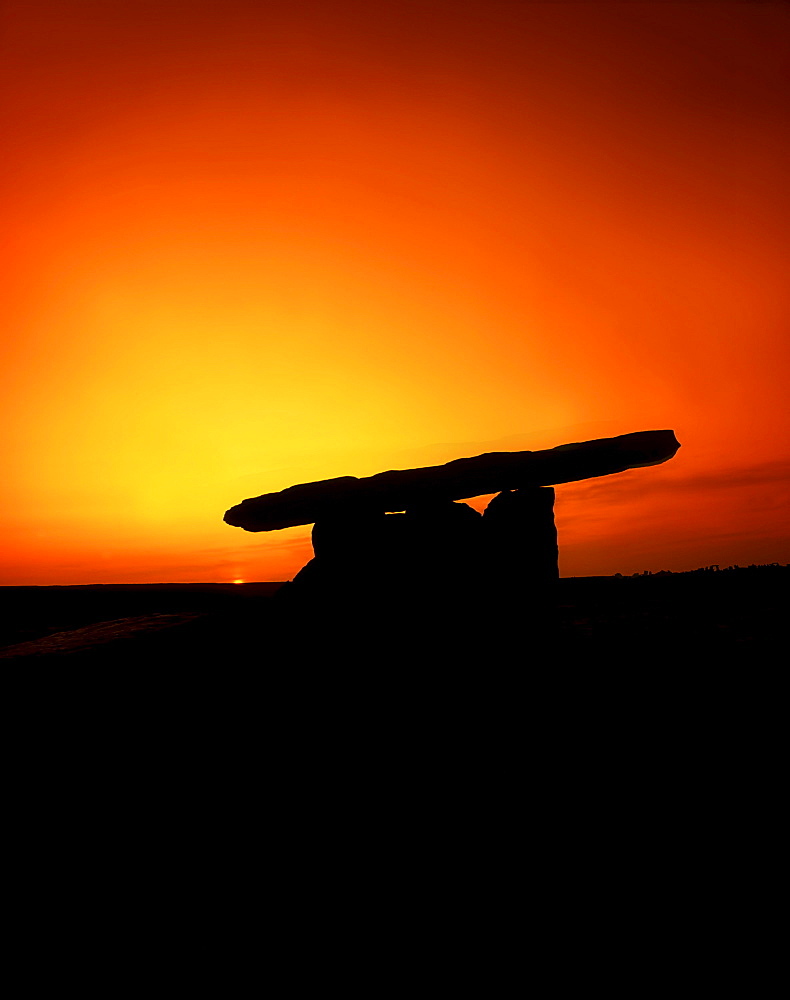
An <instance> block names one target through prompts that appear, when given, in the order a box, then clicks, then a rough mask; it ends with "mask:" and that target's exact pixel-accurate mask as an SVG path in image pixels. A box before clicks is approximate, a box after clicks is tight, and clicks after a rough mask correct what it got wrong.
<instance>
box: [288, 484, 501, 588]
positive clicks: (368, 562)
mask: <svg viewBox="0 0 790 1000" xmlns="http://www.w3.org/2000/svg"><path fill="white" fill-rule="evenodd" d="M481 542H482V518H481V517H480V514H478V512H477V511H475V510H473V509H472V508H471V507H468V506H467V505H466V504H459V503H452V502H449V503H430V504H425V505H424V506H421V507H415V508H413V509H411V510H409V511H407V512H406V513H403V514H370V513H363V514H361V515H360V516H358V517H349V516H345V517H339V516H338V517H336V518H327V519H324V520H320V521H316V523H315V525H314V527H313V551H314V553H315V556H314V558H313V559H311V560H310V562H309V563H308V564H307V565H306V566H305V567H304V568H303V569H302V570H301V571H300V572H299V573H298V574H297V575H296V577H295V578H294V580H293V584H294V587H293V588H291V591H290V593H291V594H292V595H299V596H304V597H307V598H310V597H317V598H320V599H321V600H322V601H330V602H332V603H337V602H338V601H340V602H346V603H351V604H360V603H362V604H369V603H371V602H375V603H383V602H390V603H391V602H396V603H400V602H402V601H403V600H404V599H408V600H410V601H411V600H413V599H417V598H419V599H424V598H426V597H428V596H430V595H431V594H435V595H436V598H437V600H442V601H445V600H447V599H450V600H452V599H453V595H455V594H457V592H459V591H460V590H461V589H462V588H463V587H464V586H468V585H469V584H468V581H470V580H472V579H475V578H477V577H478V575H479V572H480V568H481V561H480V554H481Z"/></svg>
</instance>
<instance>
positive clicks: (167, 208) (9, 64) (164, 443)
mask: <svg viewBox="0 0 790 1000" xmlns="http://www.w3.org/2000/svg"><path fill="white" fill-rule="evenodd" d="M3 17H4V31H3V52H2V53H0V64H2V70H1V71H0V72H2V90H3V95H4V112H3V114H4V126H3V134H4V146H5V148H4V150H3V157H2V160H3V165H2V168H1V169H2V182H3V183H2V188H3V198H4V203H3V206H2V212H3V220H4V221H3V235H4V241H3V244H4V249H3V255H4V260H3V271H2V273H3V283H4V292H3V296H2V311H3V317H2V320H3V322H2V328H1V329H2V337H3V344H2V355H1V357H0V380H1V381H2V384H1V386H0V394H1V396H2V400H1V404H0V405H2V427H3V435H2V444H1V445H0V448H1V449H2V467H3V473H4V475H3V480H4V488H3V490H2V498H1V499H0V505H1V507H2V510H1V513H2V521H3V525H4V537H3V545H2V548H3V558H2V564H1V565H0V583H5V584H49V583H101V582H105V583H112V582H154V581H174V582H175V581H227V580H233V579H244V580H277V579H287V578H288V577H290V576H292V575H293V573H294V572H295V571H296V570H297V569H298V568H299V567H300V566H301V565H302V563H303V562H304V561H305V560H306V559H307V558H308V557H309V554H310V549H309V528H306V527H304V528H291V529H287V530H286V531H280V532H273V533H271V534H265V535H263V534H248V533H245V532H242V531H241V530H240V529H237V528H231V527H229V526H228V525H225V524H223V522H222V515H223V513H224V511H225V509H226V508H227V507H229V506H231V505H233V504H235V503H238V502H239V501H240V500H242V499H243V498H245V497H248V496H255V495H258V494H261V493H265V492H269V491H273V490H279V489H282V488H284V487H286V486H289V485H291V484H293V483H296V482H304V481H310V480H314V479H320V478H326V477H330V476H338V475H370V474H373V473H375V472H379V471H381V470H383V469H387V468H406V467H410V466H416V465H431V464H436V463H438V462H442V461H447V460H450V459H452V458H458V457H461V456H463V455H473V454H479V453H480V452H482V451H487V450H507V449H510V448H513V449H516V448H542V447H552V446H554V445H557V444H562V443H565V442H568V441H574V440H584V439H587V438H591V437H600V436H609V435H612V434H620V433H627V432H630V431H636V430H643V429H651V428H665V427H666V428H673V429H674V430H675V432H676V433H677V436H678V438H679V440H680V441H681V443H682V445H683V447H682V448H681V450H680V452H679V453H678V455H677V457H676V458H675V459H674V460H673V461H672V462H670V463H669V464H668V465H665V466H662V467H660V468H654V469H642V470H635V471H634V472H630V473H626V474H624V475H622V476H617V477H612V478H610V479H606V480H594V481H590V482H588V483H583V484H579V485H568V486H562V487H558V489H557V508H556V509H557V523H558V527H559V532H560V552H561V564H560V568H561V572H562V574H563V575H564V576H571V575H588V574H598V573H606V574H608V573H615V572H622V573H632V572H635V571H642V570H645V569H651V570H658V569H662V568H663V569H674V570H682V569H691V568H694V567H696V566H700V565H707V564H710V563H719V564H720V565H728V564H730V563H736V562H737V563H741V564H746V563H751V562H773V561H778V562H788V561H790V527H789V526H788V525H789V522H790V519H788V518H787V505H788V480H790V433H789V432H790V415H789V414H788V406H787V402H786V397H787V392H788V385H787V383H788V371H790V337H789V336H788V324H787V317H788V301H787V300H788V290H787V289H788V282H787V280H786V273H787V270H788V268H787V257H788V254H787V251H788V245H787V222H788V194H787V191H788V189H789V186H788V185H787V183H786V181H787V176H788V147H790V129H788V124H789V123H788V108H790V102H788V96H790V95H789V94H788V86H787V67H788V41H789V40H790V5H788V4H785V3H737V2H719V3H717V2H700V3H694V2H692V3H673V2H669V3H667V2H662V3H641V2H623V3H619V2H611V3H610V2H586V3H584V2H579V3H573V2H568V3H566V2H547V3H530V2H520V3H519V2H497V0H445V2H438V0H436V2H434V0H415V2H408V0H407V2H391V0H377V2H376V3H371V2H369V0H365V2H340V0H338V2H305V0H300V2H299V3H289V2H280V0H277V2H261V0H257V2H251V0H250V2H241V0H224V2H205V0H116V2H114V3H107V2H106V0H60V2H55V0H49V2H44V0H41V2H39V0H6V2H4V4H3ZM415 570H416V571H419V567H415Z"/></svg>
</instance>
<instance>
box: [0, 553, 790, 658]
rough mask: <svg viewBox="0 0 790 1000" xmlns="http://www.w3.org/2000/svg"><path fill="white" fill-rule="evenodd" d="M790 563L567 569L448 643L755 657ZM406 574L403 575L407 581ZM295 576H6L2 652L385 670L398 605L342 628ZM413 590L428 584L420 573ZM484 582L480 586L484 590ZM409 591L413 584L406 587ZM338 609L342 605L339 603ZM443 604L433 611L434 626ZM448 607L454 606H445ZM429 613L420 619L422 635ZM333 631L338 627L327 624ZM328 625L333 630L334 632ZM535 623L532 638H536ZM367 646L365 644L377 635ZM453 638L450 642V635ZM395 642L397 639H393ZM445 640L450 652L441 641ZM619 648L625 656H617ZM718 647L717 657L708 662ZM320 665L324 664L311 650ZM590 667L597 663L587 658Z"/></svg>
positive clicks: (783, 600)
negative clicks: (110, 579)
mask: <svg viewBox="0 0 790 1000" xmlns="http://www.w3.org/2000/svg"><path fill="white" fill-rule="evenodd" d="M788 584H790V567H789V566H782V565H779V564H772V565H762V566H747V567H741V566H731V567H726V568H723V569H720V568H719V567H717V566H711V567H704V568H701V569H697V570H694V571H691V572H686V573H670V572H658V573H645V574H638V575H635V576H613V577H575V578H574V577H570V578H565V579H560V580H559V581H557V583H556V585H555V591H554V594H553V597H552V599H551V600H550V601H548V602H546V603H545V604H544V606H543V607H542V609H541V612H540V622H536V621H535V618H534V615H533V614H532V613H530V611H529V609H527V608H525V609H522V611H523V613H522V614H519V609H518V608H517V607H513V606H512V605H511V606H509V607H508V614H509V616H510V619H509V621H507V622H502V621H501V620H499V619H498V617H497V615H496V612H495V611H494V610H492V609H491V608H490V607H487V608H485V609H484V614H483V613H481V615H482V617H481V620H480V621H479V622H478V628H477V629H476V628H475V622H474V621H473V620H471V619H470V618H469V617H468V616H469V615H470V614H474V603H472V604H471V605H470V606H465V607H464V608H463V618H462V620H461V621H459V622H456V624H457V625H458V626H459V627H460V628H461V636H460V640H459V637H458V636H451V635H448V634H442V632H441V629H440V630H439V634H434V636H433V639H434V640H435V641H438V642H439V649H438V650H436V649H433V651H432V652H431V653H430V657H431V658H432V662H434V663H435V664H437V663H438V662H439V661H437V660H436V657H437V655H438V656H439V657H441V658H442V659H441V662H444V660H445V659H446V660H448V661H451V660H452V658H453V657H456V658H458V659H464V658H465V657H467V656H472V655H480V656H483V657H484V656H485V649H479V648H476V647H475V645H474V643H473V648H472V649H467V648H466V639H467V638H469V637H470V636H471V637H473V638H474V639H475V640H476V641H477V642H479V641H480V640H481V639H482V640H486V639H488V640H490V641H491V643H492V648H493V650H494V651H495V650H496V646H497V638H498V636H500V637H502V639H503V641H506V642H507V644H508V650H507V654H508V660H509V664H510V665H511V666H513V667H523V668H528V667H530V666H534V665H535V664H536V661H537V660H538V658H540V660H539V662H540V665H541V667H545V666H546V665H547V662H546V659H545V658H546V657H547V656H548V657H549V658H561V657H569V656H572V655H573V654H584V653H591V652H595V653H596V654H601V655H603V656H605V657H606V660H605V662H606V663H608V664H612V663H613V662H616V663H617V664H618V665H625V666H630V667H633V668H635V669H636V668H638V667H639V666H640V665H643V664H645V663H648V662H651V661H652V660H653V659H654V658H655V657H658V656H660V657H662V658H666V657H667V656H670V657H671V659H669V660H666V664H667V665H668V666H673V665H674V664H675V663H678V662H683V663H687V662H694V663H698V664H700V665H710V663H711V662H713V661H714V660H715V659H719V660H721V659H728V660H729V659H733V658H735V659H739V660H742V661H743V662H745V663H753V664H757V663H758V662H759V659H758V658H759V657H761V656H763V655H764V654H766V653H773V652H777V653H778V652H779V650H780V649H781V648H783V645H784V642H785V639H784V632H785V629H786V620H787V607H788V603H787V600H788V590H789V587H788ZM402 585H403V584H402ZM295 586H296V585H295V584H294V583H290V584H283V583H246V584H97V585H88V586H72V587H3V588H2V589H0V601H2V611H3V614H2V621H3V625H2V631H1V632H0V644H1V646H0V658H4V659H5V660H6V663H7V665H11V664H14V665H22V664H31V665H33V664H37V665H44V664H45V663H47V664H48V663H55V662H58V663H60V662H62V663H63V664H64V665H65V664H67V663H68V664H72V663H73V664H77V663H81V662H91V663H99V662H101V663H104V664H107V665H112V664H113V663H114V662H121V661H122V662H125V663H127V662H128V663H134V662H137V663H138V664H139V665H140V666H141V667H146V666H150V665H151V664H153V663H156V664H158V665H159V666H162V667H166V666H170V667H173V668H178V667H183V666H193V667H194V666H197V665H202V664H203V663H206V662H208V663H210V664H211V665H212V666H213V667H214V668H216V669H217V670H222V669H226V668H237V667H239V666H242V665H243V666H244V667H245V668H250V669H262V668H263V669H265V668H269V667H271V666H272V664H273V662H277V663H279V664H280V665H282V663H283V662H289V663H294V664H298V663H300V662H302V656H300V654H302V655H303V657H304V661H305V662H307V661H310V658H314V657H315V655H316V650H317V649H320V648H321V646H322V644H325V645H326V646H327V648H329V647H334V648H335V649H336V648H337V646H338V644H340V648H345V649H346V651H347V652H348V653H349V654H353V655H354V658H355V659H356V660H357V661H358V662H360V663H364V664H365V665H367V666H369V667H371V668H375V666H376V665H377V663H378V662H381V661H382V660H386V659H387V658H388V657H389V655H390V652H391V647H390V645H388V643H389V641H390V640H391V639H393V638H396V637H394V636H393V634H392V630H393V629H394V628H395V626H396V624H397V623H396V622H395V621H393V620H388V618H387V614H386V609H383V610H382V614H381V616H380V618H379V620H378V621H376V622H373V623H371V622H370V621H365V620H357V619H356V618H355V615H354V613H353V609H351V608H350V609H349V610H348V613H347V616H346V618H344V619H343V620H342V621H340V622H338V621H337V620H336V619H335V620H334V626H332V623H331V622H329V623H328V622H327V620H326V616H323V615H322V614H321V609H320V608H315V607H312V608H311V609H310V611H309V612H308V611H305V610H304V609H303V607H302V606H301V605H300V604H297V605H296V607H294V602H293V600H292V599H291V598H288V599H286V598H287V597H288V594H289V591H291V590H292V589H293V588H294V587H295ZM415 588H416V589H417V590H418V591H423V589H424V588H423V587H421V585H420V581H415ZM475 590H476V591H477V592H478V593H479V589H478V588H475ZM404 596H408V595H404ZM333 613H336V609H333ZM431 613H432V609H431V608H429V609H428V610H427V612H426V614H427V618H428V622H429V624H430V618H431ZM437 614H438V615H439V618H440V619H441V617H442V616H444V617H445V618H446V615H447V608H446V607H443V608H441V609H440V611H439V612H437ZM424 624H425V621H422V622H421V623H420V626H421V628H420V634H421V635H422V634H423V632H422V626H423V625H424ZM401 627H402V628H405V634H406V636H407V638H408V639H409V641H412V639H414V641H415V642H416V643H417V644H416V645H414V646H413V647H412V649H411V655H410V657H409V658H408V659H406V660H405V661H404V663H403V666H404V668H408V667H410V666H413V665H419V663H420V660H421V653H425V655H426V656H428V655H429V653H428V647H422V646H420V645H419V643H418V642H417V638H416V637H415V636H413V635H412V634H410V632H411V630H410V629H409V628H408V623H405V626H404V623H402V622H401ZM327 629H329V632H327V631H325V630H327ZM322 630H324V631H322ZM530 632H531V633H532V636H530ZM366 644H367V645H366ZM442 644H443V645H442ZM395 645H396V646H397V645H398V644H397V642H396V643H395ZM442 651H443V652H442ZM613 658H616V660H615V659H613ZM708 658H709V659H708ZM311 662H318V661H316V660H314V659H313V660H311ZM585 662H586V663H587V665H589V666H592V665H593V664H592V662H590V661H585Z"/></svg>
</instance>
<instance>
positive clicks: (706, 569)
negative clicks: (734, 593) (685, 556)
mask: <svg viewBox="0 0 790 1000" xmlns="http://www.w3.org/2000/svg"><path fill="white" fill-rule="evenodd" d="M788 569H790V565H785V566H783V565H782V563H778V562H774V563H759V564H756V563H752V564H751V565H749V566H737V565H736V566H724V567H723V568H722V567H721V566H719V565H718V563H714V565H712V566H700V567H699V569H687V570H683V571H681V572H679V573H676V572H673V570H671V569H660V570H658V571H657V572H656V573H653V572H652V570H649V569H646V570H644V572H642V573H632V574H631V576H698V575H699V574H710V573H758V572H759V573H775V572H777V571H778V570H788ZM614 575H615V576H619V577H622V576H623V574H622V573H615V574H614Z"/></svg>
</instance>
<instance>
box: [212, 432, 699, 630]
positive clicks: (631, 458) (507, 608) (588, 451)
mask: <svg viewBox="0 0 790 1000" xmlns="http://www.w3.org/2000/svg"><path fill="white" fill-rule="evenodd" d="M679 447H680V444H679V442H678V440H677V438H676V437H675V434H674V432H673V431H671V430H658V431H640V432H637V433H635V434H624V435H621V436H619V437H613V438H602V439H599V440H595V441H584V442H579V443H574V444H565V445H561V446H559V447H557V448H551V449H548V450H546V451H534V452H532V451H518V452H490V453H487V454H484V455H478V456H476V457H474V458H460V459H457V460H455V461H453V462H448V463H447V464H446V465H439V466H432V467H429V468H419V469H406V470H392V471H388V472H381V473H379V474H378V475H375V476H370V477H368V478H364V479H358V478H356V477H354V476H341V477H339V478H337V479H327V480H323V481H321V482H315V483H304V484H300V485H297V486H291V487H289V488H288V489H285V490H282V491H280V492H279V493H268V494H265V495H263V496H259V497H253V498H251V499H248V500H244V501H242V502H241V503H240V504H237V505H236V506H235V507H231V508H230V510H228V511H227V512H226V514H225V518H224V520H225V521H226V522H227V523H228V524H231V525H234V526H236V527H241V528H243V529H244V530H245V531H274V530H278V529H282V528H288V527H293V526H295V525H301V524H311V523H312V524H313V525H314V527H313V532H312V542H313V550H314V558H313V559H311V560H310V562H308V563H307V565H306V566H305V567H303V569H302V570H300V572H299V573H298V574H297V575H296V577H295V578H294V580H293V581H292V583H291V584H289V585H288V586H287V587H286V588H283V592H282V593H283V597H287V599H288V600H290V601H296V602H298V603H299V605H300V606H303V607H304V606H309V607H310V608H311V609H313V610H315V609H317V608H318V609H321V610H324V611H327V612H328V613H329V615H330V616H332V615H334V616H337V615H340V614H346V615H351V616H353V615H355V614H356V615H359V614H360V613H364V614H365V615H366V616H368V617H369V616H370V615H371V613H374V612H375V613H376V614H377V615H378V616H379V617H380V616H381V615H382V614H384V615H387V616H388V618H389V619H390V620H392V617H393V614H394V615H395V617H396V618H398V619H399V620H401V621H403V620H406V619H409V620H413V619H414V616H418V617H419V616H423V617H425V616H427V617H429V618H430V619H431V620H432V621H433V622H434V623H436V622H437V621H439V622H441V621H442V620H445V619H448V620H450V619H451V620H452V622H453V623H454V625H455V626H457V625H458V624H459V622H462V621H464V620H466V618H467V617H468V616H469V615H476V616H477V617H478V618H479V617H480V614H481V613H482V614H483V618H484V619H485V620H487V621H491V620H493V619H499V618H506V617H508V616H510V615H511V614H512V613H513V612H514V611H516V610H520V611H523V610H524V609H527V608H529V609H531V610H532V611H533V612H536V613H539V612H540V609H541V608H542V607H544V606H545V603H546V600H547V597H548V595H550V593H551V591H552V584H553V583H554V582H555V581H556V580H557V579H558V577H559V570H558V565H557V560H558V546H557V530H556V527H555V524H554V490H553V489H552V488H551V487H552V486H554V485H557V484H560V483H569V482H576V481H578V480H582V479H591V478H594V477H597V476H608V475H613V474H616V473H619V472H625V471H626V470H628V469H634V468H640V467H645V466H652V465H659V464H661V463H663V462H666V461H668V460H669V459H671V458H672V457H673V456H674V455H675V453H676V452H677V450H678V448H679ZM489 493H496V494H497V495H496V496H495V497H494V498H493V499H492V500H491V501H490V503H489V504H488V506H487V507H486V509H485V511H484V513H483V514H482V515H481V514H479V513H478V512H477V511H476V510H474V509H473V508H471V507H470V506H468V505H467V504H464V503H459V502H457V501H460V500H462V499H464V498H471V497H475V496H481V495H484V494H489Z"/></svg>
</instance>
